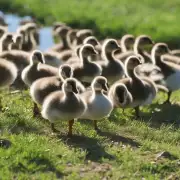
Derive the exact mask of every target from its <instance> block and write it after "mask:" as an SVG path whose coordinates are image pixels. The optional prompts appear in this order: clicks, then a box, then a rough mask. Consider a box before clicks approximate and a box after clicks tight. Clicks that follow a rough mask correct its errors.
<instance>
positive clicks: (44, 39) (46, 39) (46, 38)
mask: <svg viewBox="0 0 180 180" xmlns="http://www.w3.org/2000/svg"><path fill="white" fill-rule="evenodd" d="M1 14H3V13H2V12H0V15H1ZM4 17H5V20H6V22H7V23H8V25H9V26H8V29H9V31H10V32H15V31H16V29H17V27H18V25H19V22H20V20H21V19H30V17H29V16H25V17H22V18H21V17H19V16H17V15H13V14H7V15H4ZM51 32H52V28H51V27H43V28H41V29H40V45H39V49H40V50H41V51H44V50H46V49H48V48H49V47H51V46H52V45H53V44H54V41H53V37H52V33H51Z"/></svg>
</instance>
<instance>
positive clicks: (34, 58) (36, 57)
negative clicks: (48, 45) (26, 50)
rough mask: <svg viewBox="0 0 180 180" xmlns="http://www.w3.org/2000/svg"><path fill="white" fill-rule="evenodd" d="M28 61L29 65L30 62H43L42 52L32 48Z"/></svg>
mask: <svg viewBox="0 0 180 180" xmlns="http://www.w3.org/2000/svg"><path fill="white" fill-rule="evenodd" d="M30 62H31V65H32V64H37V63H42V64H45V59H44V55H43V53H42V52H41V51H39V50H34V51H33V52H32V53H31V58H30Z"/></svg>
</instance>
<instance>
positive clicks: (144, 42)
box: [135, 35, 154, 51]
mask: <svg viewBox="0 0 180 180" xmlns="http://www.w3.org/2000/svg"><path fill="white" fill-rule="evenodd" d="M153 45H154V41H153V40H152V38H151V37H150V36H147V35H140V36H138V37H137V38H136V40H135V47H137V46H138V48H142V49H145V50H147V51H149V50H151V48H152V47H153Z"/></svg>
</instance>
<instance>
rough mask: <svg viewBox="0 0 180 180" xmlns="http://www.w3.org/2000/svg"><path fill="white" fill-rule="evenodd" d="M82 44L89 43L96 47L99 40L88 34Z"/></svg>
mask: <svg viewBox="0 0 180 180" xmlns="http://www.w3.org/2000/svg"><path fill="white" fill-rule="evenodd" d="M83 44H91V45H93V46H94V47H96V46H97V45H99V42H98V40H97V39H96V37H95V36H89V37H87V38H85V39H84V41H83Z"/></svg>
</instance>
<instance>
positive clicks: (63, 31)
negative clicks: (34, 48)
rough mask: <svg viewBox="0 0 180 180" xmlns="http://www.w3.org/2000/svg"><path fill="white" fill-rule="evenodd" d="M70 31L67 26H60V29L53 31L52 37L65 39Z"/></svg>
mask: <svg viewBox="0 0 180 180" xmlns="http://www.w3.org/2000/svg"><path fill="white" fill-rule="evenodd" d="M70 29H71V28H70V27H68V26H60V27H58V28H56V30H55V31H53V35H54V36H60V37H66V35H67V33H68V31H69V30H70Z"/></svg>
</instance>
